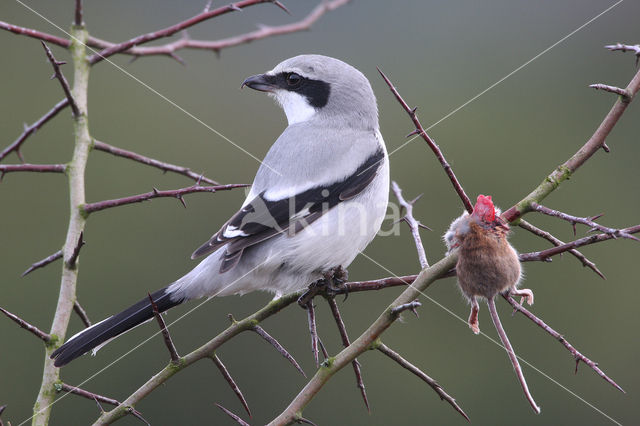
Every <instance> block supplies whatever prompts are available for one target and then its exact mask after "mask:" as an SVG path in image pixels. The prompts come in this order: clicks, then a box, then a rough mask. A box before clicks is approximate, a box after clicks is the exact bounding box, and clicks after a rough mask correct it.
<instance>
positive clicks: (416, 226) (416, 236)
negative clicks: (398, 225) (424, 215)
mask: <svg viewBox="0 0 640 426" xmlns="http://www.w3.org/2000/svg"><path fill="white" fill-rule="evenodd" d="M391 189H393V193H394V194H395V195H396V198H397V199H398V202H399V203H400V206H402V208H404V210H405V211H406V213H405V215H404V216H403V217H402V220H403V221H405V222H406V223H407V225H409V228H410V229H411V235H413V241H414V242H415V244H416V251H417V252H418V260H419V261H420V267H421V268H422V269H424V268H428V267H429V262H428V261H427V255H426V253H425V251H424V246H423V245H422V238H421V237H420V228H421V227H425V228H426V226H424V225H422V224H421V223H420V222H419V221H417V220H416V219H415V218H414V217H413V205H414V204H415V202H416V201H418V200H419V199H420V197H422V195H419V196H417V197H416V198H414V199H413V200H411V201H407V200H405V199H404V197H403V196H402V189H400V187H399V186H398V184H397V183H396V182H395V181H394V182H391ZM427 229H429V228H427Z"/></svg>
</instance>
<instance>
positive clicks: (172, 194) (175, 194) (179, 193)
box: [82, 183, 249, 214]
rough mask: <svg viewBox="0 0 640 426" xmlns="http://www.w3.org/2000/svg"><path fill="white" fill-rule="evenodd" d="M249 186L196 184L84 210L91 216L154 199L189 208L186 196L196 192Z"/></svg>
mask: <svg viewBox="0 0 640 426" xmlns="http://www.w3.org/2000/svg"><path fill="white" fill-rule="evenodd" d="M247 186H249V185H246V184H240V183H233V184H229V185H213V186H199V185H197V184H196V185H192V186H189V187H187V188H181V189H175V190H167V191H160V190H158V189H155V188H154V189H153V191H151V192H145V193H143V194H138V195H132V196H129V197H124V198H116V199H113V200H105V201H98V202H96V203H87V204H85V205H84V206H83V207H82V210H83V211H84V212H85V214H89V213H93V212H97V211H100V210H104V209H109V208H112V207H119V206H124V205H126V204H133V203H141V202H143V201H147V200H151V199H153V198H163V197H169V198H177V199H178V200H179V201H180V202H181V203H182V205H183V206H185V207H187V205H186V203H185V202H184V199H183V196H184V195H187V194H193V193H196V192H218V191H227V190H230V189H234V188H245V187H247Z"/></svg>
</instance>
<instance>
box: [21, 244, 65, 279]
mask: <svg viewBox="0 0 640 426" xmlns="http://www.w3.org/2000/svg"><path fill="white" fill-rule="evenodd" d="M58 259H62V250H58V251H57V252H55V253H53V254H52V255H51V256H47V257H45V258H44V259H42V260H39V261H37V262H35V263H33V264H32V265H31V266H29V267H28V268H27V270H26V271H24V272H23V273H22V275H21V276H23V277H24V276H25V275H27V274H29V273H31V272H33V271H35V270H36V269H39V268H44V267H45V266H47V265H48V264H50V263H52V262H55V261H56V260H58Z"/></svg>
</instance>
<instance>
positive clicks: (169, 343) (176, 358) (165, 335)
mask: <svg viewBox="0 0 640 426" xmlns="http://www.w3.org/2000/svg"><path fill="white" fill-rule="evenodd" d="M148 296H149V301H150V302H151V308H152V309H153V316H154V317H155V318H156V321H157V322H158V326H159V327H160V331H161V332H162V339H163V340H164V345H165V346H166V347H167V350H168V351H169V355H170V357H171V364H174V365H175V364H178V363H179V362H180V355H178V351H177V349H176V345H174V344H173V340H172V339H171V334H170V333H169V330H168V329H167V324H165V323H164V319H162V315H160V311H159V310H158V305H156V302H155V301H154V300H153V297H151V293H148Z"/></svg>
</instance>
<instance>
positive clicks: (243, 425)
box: [215, 402, 251, 426]
mask: <svg viewBox="0 0 640 426" xmlns="http://www.w3.org/2000/svg"><path fill="white" fill-rule="evenodd" d="M215 404H216V406H217V407H218V408H219V409H221V410H222V411H223V412H224V413H225V414H226V415H227V416H229V417H231V418H232V419H233V420H235V421H236V422H237V423H238V424H239V425H240V426H251V425H250V424H249V423H247V422H245V421H244V420H242V419H241V418H240V416H238V415H237V414H234V413H232V412H231V411H229V410H227V409H226V408H224V407H223V406H222V405H220V404H218V403H217V402H216V403H215Z"/></svg>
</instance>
